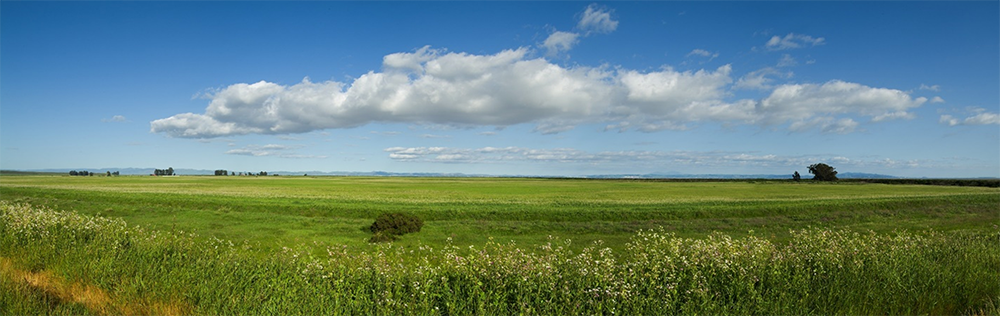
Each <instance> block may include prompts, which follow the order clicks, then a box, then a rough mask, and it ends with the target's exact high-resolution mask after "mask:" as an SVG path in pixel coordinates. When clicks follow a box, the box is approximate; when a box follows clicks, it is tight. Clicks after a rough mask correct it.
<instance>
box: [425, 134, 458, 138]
mask: <svg viewBox="0 0 1000 316" xmlns="http://www.w3.org/2000/svg"><path fill="white" fill-rule="evenodd" d="M420 138H451V136H449V135H434V134H423V135H420Z"/></svg>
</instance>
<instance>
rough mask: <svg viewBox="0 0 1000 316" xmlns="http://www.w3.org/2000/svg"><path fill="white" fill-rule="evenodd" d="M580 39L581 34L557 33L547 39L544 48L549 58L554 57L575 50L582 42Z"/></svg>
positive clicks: (543, 44)
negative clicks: (577, 44) (574, 47)
mask: <svg viewBox="0 0 1000 316" xmlns="http://www.w3.org/2000/svg"><path fill="white" fill-rule="evenodd" d="M579 38H580V34H577V33H571V32H562V31H555V32H553V33H552V34H550V35H549V37H548V38H546V39H545V42H543V43H542V47H544V48H545V50H546V51H547V52H548V55H549V56H554V55H557V54H559V53H561V52H565V51H568V50H570V49H571V48H573V46H574V45H576V43H578V42H580V40H579Z"/></svg>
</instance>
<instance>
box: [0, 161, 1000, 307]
mask: <svg viewBox="0 0 1000 316" xmlns="http://www.w3.org/2000/svg"><path fill="white" fill-rule="evenodd" d="M0 201H2V203H3V204H2V206H3V213H2V214H0V215H3V216H4V222H3V223H2V225H0V246H2V249H0V281H2V283H0V290H4V289H6V290H7V292H8V293H10V294H6V296H0V310H4V311H13V312H5V314H21V313H57V314H81V313H93V314H188V313H207V314H218V313H225V314H232V313H235V314H244V313H249V314H260V313H289V312H291V313H303V314H357V313H361V314H398V313H407V314H468V313H477V314H482V313H487V314H511V313H522V312H527V313H544V314H552V313H558V314H563V313H588V314H593V313H596V314H610V313H612V312H615V313H626V314H650V313H652V314H663V313H667V314H671V313H719V312H727V313H740V314H746V313H764V314H776V313H777V314H829V313H849V314H858V313H862V314H885V313H888V314H922V313H932V314H956V313H988V314H989V313H992V314H995V313H997V312H998V310H997V308H996V306H997V305H998V303H1000V295H998V293H1000V281H995V280H1000V271H997V269H996V267H997V266H1000V238H998V237H1000V235H998V228H997V224H998V223H1000V189H997V188H983V187H958V186H929V185H886V184H858V183H833V184H831V183H810V182H808V181H806V182H803V183H793V182H786V181H745V182H652V181H625V180H614V181H611V180H601V181H595V180H576V179H485V178H354V177H316V178H308V177H294V178H293V177H261V178H251V177H210V176H204V177H68V176H2V177H0ZM395 211H404V212H408V213H411V214H415V215H417V216H419V217H420V218H422V219H423V220H424V222H425V225H424V228H423V229H422V230H421V231H420V232H418V233H415V234H409V235H404V236H402V238H401V239H400V240H399V241H397V242H395V243H394V244H393V245H371V244H369V243H368V242H367V240H368V238H369V237H370V236H371V233H370V232H368V231H367V230H366V229H365V228H366V227H367V226H368V225H370V224H371V222H372V220H373V219H374V218H375V217H376V216H377V215H378V214H380V213H383V212H395ZM750 231H753V232H752V233H751V232H750ZM713 232H715V233H713ZM570 240H571V241H572V242H570ZM598 241H600V243H598ZM18 280H35V281H30V282H26V283H25V282H19V281H18ZM38 280H49V281H45V282H43V281H38ZM206 280H207V281H206ZM982 280H994V281H987V282H982ZM91 288H92V290H90V291H89V292H88V290H86V289H91ZM73 293H77V294H79V293H91V294H90V295H89V296H88V297H92V298H91V299H86V300H80V299H77V297H79V296H80V295H75V294H73ZM94 293H98V294H94ZM100 293H104V294H103V295H104V296H101V294H100ZM93 297H96V298H93ZM102 297H103V299H102ZM88 302H89V303H88ZM95 302H97V303H95ZM101 302H104V303H101ZM40 311H42V312H40Z"/></svg>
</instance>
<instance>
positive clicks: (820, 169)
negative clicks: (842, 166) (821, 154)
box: [809, 163, 837, 181]
mask: <svg viewBox="0 0 1000 316" xmlns="http://www.w3.org/2000/svg"><path fill="white" fill-rule="evenodd" d="M809 173H811V174H813V180H818V181H837V170H836V168H834V167H831V166H830V165H828V164H825V163H818V164H813V165H810V166H809Z"/></svg>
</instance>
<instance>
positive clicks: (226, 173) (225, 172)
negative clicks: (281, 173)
mask: <svg viewBox="0 0 1000 316" xmlns="http://www.w3.org/2000/svg"><path fill="white" fill-rule="evenodd" d="M215 175H217V176H236V175H239V176H267V171H261V172H258V173H253V172H249V171H247V172H240V173H239V174H237V173H236V171H229V170H225V169H219V170H215ZM274 176H277V175H276V174H275V175H274Z"/></svg>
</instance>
